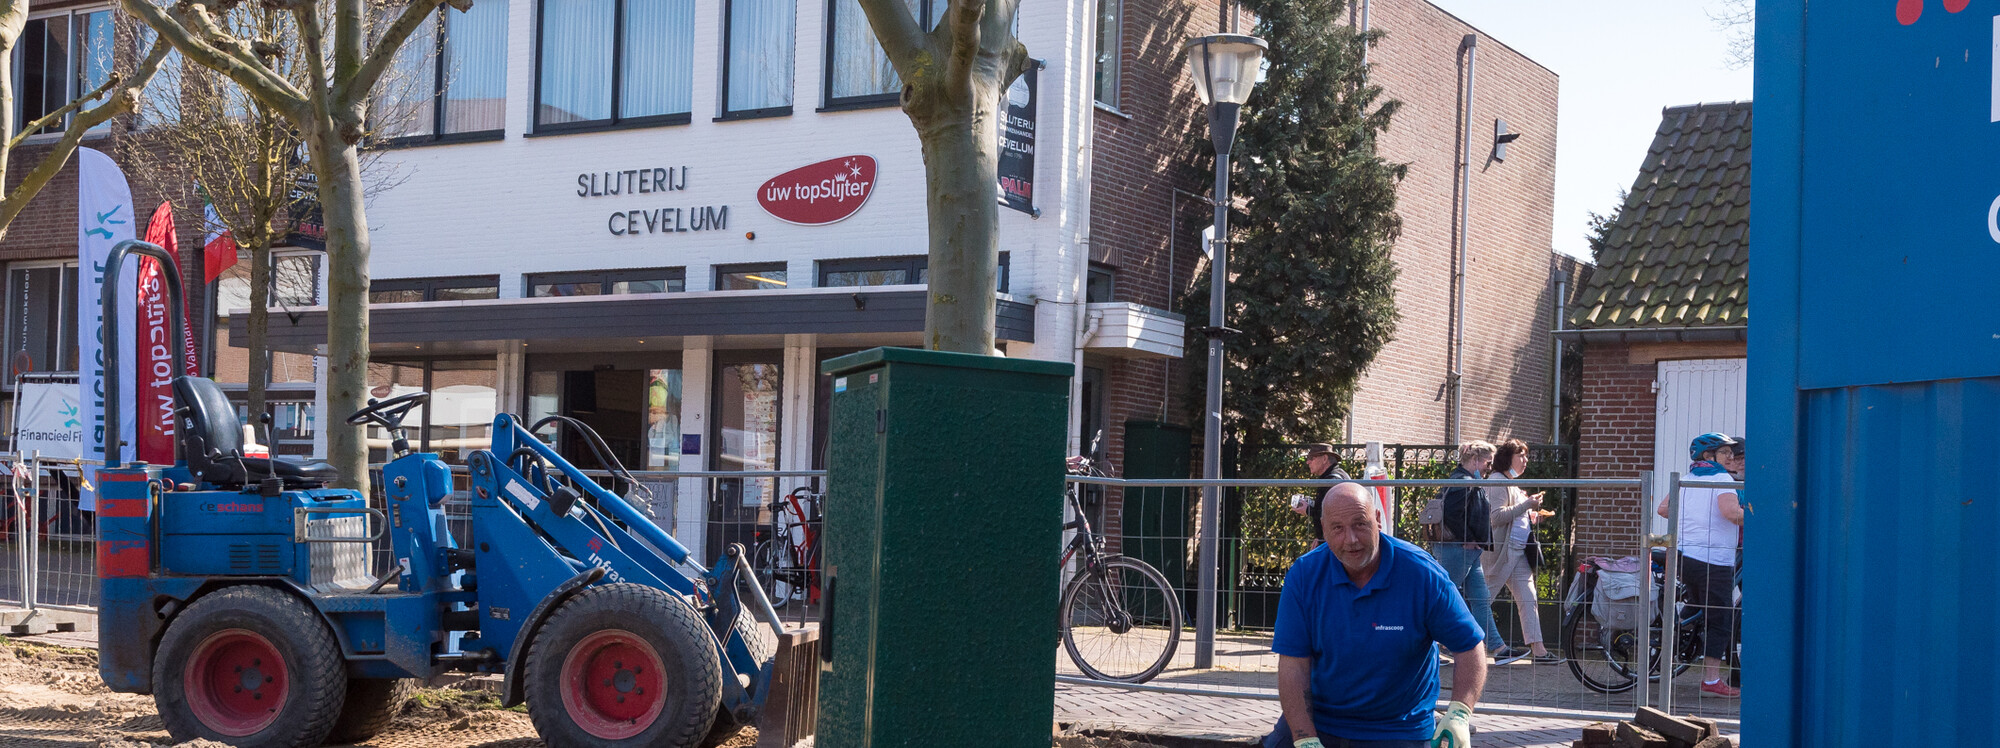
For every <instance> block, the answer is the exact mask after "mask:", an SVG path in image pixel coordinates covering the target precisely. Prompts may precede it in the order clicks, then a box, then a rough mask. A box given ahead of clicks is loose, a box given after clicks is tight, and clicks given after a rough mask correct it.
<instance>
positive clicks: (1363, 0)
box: [1361, 0, 1373, 65]
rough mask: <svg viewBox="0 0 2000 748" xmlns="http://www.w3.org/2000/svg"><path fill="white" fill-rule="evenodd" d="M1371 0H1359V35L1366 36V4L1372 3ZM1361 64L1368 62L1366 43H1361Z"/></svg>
mask: <svg viewBox="0 0 2000 748" xmlns="http://www.w3.org/2000/svg"><path fill="white" fill-rule="evenodd" d="M1372 1H1373V0H1361V35H1362V36H1363V37H1366V36H1368V6H1369V5H1370V4H1372ZM1361 64H1363V65H1366V64H1368V45H1367V44H1366V43H1363V44H1362V45H1361Z"/></svg>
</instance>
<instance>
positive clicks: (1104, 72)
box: [1096, 0, 1125, 109]
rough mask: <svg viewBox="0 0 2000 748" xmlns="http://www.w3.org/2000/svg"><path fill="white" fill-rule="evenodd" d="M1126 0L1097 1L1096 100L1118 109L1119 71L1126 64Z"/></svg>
mask: <svg viewBox="0 0 2000 748" xmlns="http://www.w3.org/2000/svg"><path fill="white" fill-rule="evenodd" d="M1124 23H1125V3H1124V0H1097V85H1096V96H1097V103H1099V104H1103V105H1105V106H1108V107H1111V108H1113V109H1116V108H1118V73H1119V70H1120V69H1121V68H1123V67H1124V62H1125V61H1124V58H1123V52H1124V44H1123V41H1124V34H1123V29H1122V28H1120V27H1121V26H1123V25H1124Z"/></svg>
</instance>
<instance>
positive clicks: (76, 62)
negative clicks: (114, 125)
mask: <svg viewBox="0 0 2000 748" xmlns="http://www.w3.org/2000/svg"><path fill="white" fill-rule="evenodd" d="M94 13H110V14H111V21H112V33H111V60H110V67H109V69H108V70H106V71H105V72H106V74H107V75H116V74H118V72H119V69H120V68H121V67H126V68H129V67H130V65H131V60H129V59H126V57H127V56H126V55H121V54H119V52H120V50H119V42H120V37H121V34H119V33H118V30H117V24H118V16H119V10H118V7H117V6H116V5H115V4H114V5H84V6H78V7H74V8H60V9H55V10H45V11H40V12H36V11H34V10H33V9H32V8H31V9H30V10H29V13H28V17H27V19H26V20H25V21H24V22H23V26H22V30H21V38H19V39H16V40H15V43H14V49H13V50H12V51H10V52H9V55H10V56H11V57H12V58H13V59H12V60H11V64H12V65H13V79H12V80H10V81H9V84H10V85H12V86H13V91H14V127H16V128H25V127H26V126H27V125H28V123H29V122H32V121H33V120H34V119H37V118H29V117H28V116H26V114H25V107H26V106H27V100H26V99H25V98H23V97H22V95H21V90H22V84H23V83H24V82H26V80H27V77H26V76H27V65H26V62H27V56H28V45H27V38H28V33H27V27H26V24H28V23H34V22H35V21H46V20H48V19H51V18H63V19H65V20H66V21H67V23H66V25H67V26H68V29H67V30H66V31H65V35H66V36H67V38H68V40H69V42H68V43H69V46H68V47H67V48H66V49H65V50H64V57H65V59H64V61H63V65H64V71H63V76H62V78H63V99H62V103H61V104H57V105H56V106H55V107H53V108H56V109H59V108H62V107H64V106H68V105H69V103H70V102H72V101H75V100H76V98H77V97H78V96H82V95H84V94H86V93H90V92H89V91H87V90H83V89H82V85H83V75H84V68H85V66H84V65H83V57H82V55H83V46H84V45H83V44H82V42H83V39H84V37H85V35H86V34H88V33H89V28H88V25H87V24H83V23H80V22H79V21H78V19H79V18H82V17H88V16H90V15H91V14H94ZM44 33H46V32H44ZM44 58H46V54H45V55H44ZM43 98H44V100H46V98H47V97H46V96H44V97H43ZM101 105H102V103H101V102H100V106H101ZM83 111H84V107H78V108H77V109H76V111H72V112H70V113H69V114H66V115H63V117H62V118H61V119H59V120H57V121H55V122H52V123H50V124H49V125H48V126H47V127H46V128H45V131H44V132H38V133H34V134H32V135H29V136H27V137H26V138H24V139H23V140H24V141H25V142H30V143H40V142H46V141H50V140H54V139H57V138H60V137H61V136H62V133H63V131H64V130H66V129H68V128H69V123H70V119H71V118H73V117H75V116H76V115H78V114H80V113H82V112H83ZM44 116H46V112H45V113H44ZM110 125H111V123H110V122H109V121H106V122H104V123H102V124H99V125H98V126H97V127H94V128H91V129H90V130H89V131H88V132H87V133H86V135H98V134H101V133H104V132H107V131H109V129H110ZM14 134H15V133H7V135H8V136H9V137H11V136H13V135H14Z"/></svg>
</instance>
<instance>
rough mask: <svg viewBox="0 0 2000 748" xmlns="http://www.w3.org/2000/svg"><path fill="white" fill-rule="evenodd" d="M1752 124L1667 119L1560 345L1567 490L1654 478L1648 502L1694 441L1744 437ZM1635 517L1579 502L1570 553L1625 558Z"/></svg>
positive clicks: (1591, 493)
mask: <svg viewBox="0 0 2000 748" xmlns="http://www.w3.org/2000/svg"><path fill="white" fill-rule="evenodd" d="M1750 120H1751V117H1750V103H1749V102H1731V103H1720V104H1700V105H1695V106H1682V107H1672V108H1669V109H1667V110H1665V112H1663V116H1662V118H1661V122H1660V129H1659V131H1658V132H1657V133H1656V134H1655V135H1654V137H1653V144H1652V146H1651V147H1650V148H1649V149H1647V151H1646V160H1645V162H1644V163H1643V164H1641V165H1640V168H1639V176H1638V178H1637V179H1636V180H1634V181H1633V183H1632V190H1631V192H1630V194H1629V195H1627V197H1626V200H1625V203H1624V204H1623V206H1621V207H1620V209H1619V213H1618V215H1617V217H1616V219H1615V220H1614V221H1613V223H1612V224H1611V227H1610V229H1609V230H1608V231H1607V232H1606V237H1605V244H1604V247H1603V248H1602V249H1601V250H1600V252H1599V256H1598V266H1597V268H1596V270H1595V272H1593V273H1592V274H1591V276H1590V280H1589V281H1588V282H1587V283H1586V285H1585V286H1584V287H1583V288H1582V289H1581V291H1580V293H1579V295H1578V299H1577V304H1576V306H1575V308H1574V309H1573V310H1572V311H1571V313H1570V315H1569V322H1570V324H1571V326H1572V328H1573V329H1571V330H1568V331H1565V332H1563V333H1562V337H1564V338H1565V339H1566V340H1570V341H1575V342H1578V343H1580V344H1581V345H1582V346H1583V351H1584V353H1583V391H1582V393H1581V396H1582V399H1581V409H1582V412H1581V419H1582V434H1581V437H1580V439H1579V441H1578V443H1577V449H1578V454H1577V461H1578V465H1579V468H1578V476H1577V477H1580V478H1626V479H1629V478H1634V477H1637V476H1638V475H1639V473H1640V472H1641V471H1648V470H1650V471H1654V486H1655V495H1656V496H1657V495H1658V492H1659V491H1662V490H1665V487H1666V485H1667V474H1668V473H1669V472H1674V471H1685V470H1686V469H1687V467H1688V454H1687V448H1688V441H1689V440H1690V439H1692V438H1693V437H1694V436H1696V435H1698V434H1701V433H1704V432H1709V431H1718V432H1723V433H1727V434H1730V435H1733V436H1741V435H1742V433H1743V412H1744V390H1743V386H1744V372H1745V366H1744V364H1745V348H1744V340H1745V334H1746V330H1747V324H1748V316H1747V313H1748V271H1749V254H1750V244H1749V225H1750ZM1642 512H1647V509H1646V508H1644V507H1641V506H1640V501H1639V496H1638V492H1637V491H1636V490H1587V491H1582V492H1580V494H1579V496H1578V502H1577V526H1576V549H1577V552H1578V553H1580V554H1599V555H1628V554H1631V553H1633V552H1635V550H1636V549H1637V544H1638V534H1639V518H1640V516H1641V515H1642ZM1645 516H1647V517H1652V515H1651V514H1650V513H1649V512H1647V513H1645ZM1653 521H1654V522H1655V523H1656V526H1658V525H1657V523H1661V522H1663V520H1659V519H1657V518H1653Z"/></svg>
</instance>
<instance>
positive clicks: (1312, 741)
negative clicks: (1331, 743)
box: [1292, 738, 1326, 748]
mask: <svg viewBox="0 0 2000 748" xmlns="http://www.w3.org/2000/svg"><path fill="white" fill-rule="evenodd" d="M1292 748H1326V744H1324V743H1321V742H1319V738H1304V739H1300V740H1294V741H1292Z"/></svg>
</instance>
